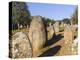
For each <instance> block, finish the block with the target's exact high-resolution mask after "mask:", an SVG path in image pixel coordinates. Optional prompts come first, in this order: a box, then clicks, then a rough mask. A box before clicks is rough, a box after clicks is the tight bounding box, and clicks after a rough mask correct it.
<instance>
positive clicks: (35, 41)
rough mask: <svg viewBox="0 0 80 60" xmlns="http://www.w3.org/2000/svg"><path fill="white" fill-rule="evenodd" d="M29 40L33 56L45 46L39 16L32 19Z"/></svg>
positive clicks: (43, 32) (43, 29) (44, 34)
mask: <svg viewBox="0 0 80 60" xmlns="http://www.w3.org/2000/svg"><path fill="white" fill-rule="evenodd" d="M29 38H30V41H31V44H32V48H33V54H34V53H35V52H38V51H39V50H40V49H41V48H43V46H44V45H45V42H46V31H45V26H44V23H43V20H42V17H41V16H34V17H33V18H32V21H31V24H30V29H29Z"/></svg>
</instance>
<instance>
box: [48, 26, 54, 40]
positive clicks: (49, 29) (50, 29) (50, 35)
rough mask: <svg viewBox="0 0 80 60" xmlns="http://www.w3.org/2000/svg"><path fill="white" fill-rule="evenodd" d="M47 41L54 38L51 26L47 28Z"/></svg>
mask: <svg viewBox="0 0 80 60" xmlns="http://www.w3.org/2000/svg"><path fill="white" fill-rule="evenodd" d="M47 34H48V40H50V39H51V38H52V37H53V36H54V28H53V25H52V26H49V27H47Z"/></svg>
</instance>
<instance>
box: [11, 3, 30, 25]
mask: <svg viewBox="0 0 80 60" xmlns="http://www.w3.org/2000/svg"><path fill="white" fill-rule="evenodd" d="M30 21H31V20H30V13H29V11H28V6H27V4H26V3H24V2H12V24H13V25H15V24H21V25H25V26H26V25H29V24H30Z"/></svg>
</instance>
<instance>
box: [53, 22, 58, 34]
mask: <svg viewBox="0 0 80 60" xmlns="http://www.w3.org/2000/svg"><path fill="white" fill-rule="evenodd" d="M54 30H55V33H57V32H59V22H56V23H55V24H54Z"/></svg>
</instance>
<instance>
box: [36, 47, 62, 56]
mask: <svg viewBox="0 0 80 60" xmlns="http://www.w3.org/2000/svg"><path fill="white" fill-rule="evenodd" d="M60 48H61V46H60V45H58V46H55V47H53V48H50V49H48V50H47V51H45V52H44V53H43V54H41V55H40V56H38V57H46V56H54V55H55V54H56V53H57V52H58V51H59V50H60Z"/></svg>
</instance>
